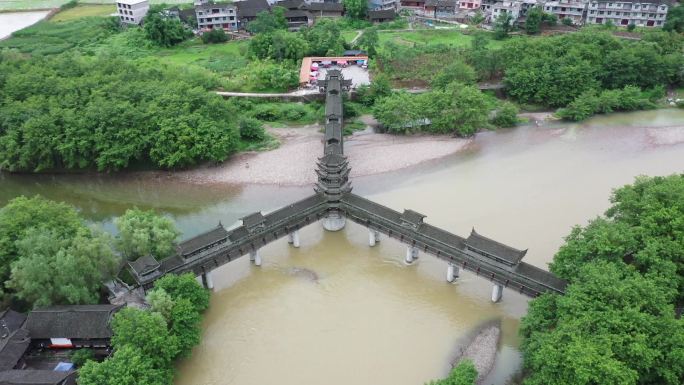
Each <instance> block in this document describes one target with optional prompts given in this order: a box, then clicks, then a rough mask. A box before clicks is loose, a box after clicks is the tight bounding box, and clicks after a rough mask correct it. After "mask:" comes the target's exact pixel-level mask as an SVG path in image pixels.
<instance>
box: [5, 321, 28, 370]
mask: <svg viewBox="0 0 684 385" xmlns="http://www.w3.org/2000/svg"><path fill="white" fill-rule="evenodd" d="M25 321H26V315H24V314H22V313H18V312H16V311H14V310H10V309H7V310H4V311H3V312H1V313H0V370H9V369H14V368H17V367H21V366H22V365H21V363H20V361H22V357H23V356H24V353H25V352H26V349H28V347H29V344H30V343H31V339H30V338H29V335H28V331H26V329H22V326H23V325H24V322H25Z"/></svg>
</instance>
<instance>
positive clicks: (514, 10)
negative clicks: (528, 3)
mask: <svg viewBox="0 0 684 385" xmlns="http://www.w3.org/2000/svg"><path fill="white" fill-rule="evenodd" d="M521 6H522V2H520V1H510V0H505V1H497V2H496V3H494V4H492V5H491V11H492V14H491V17H490V21H491V22H492V23H493V22H495V21H496V19H497V18H498V17H499V16H500V15H501V14H503V13H508V14H510V15H511V24H514V23H515V22H516V20H518V17H520V8H521Z"/></svg>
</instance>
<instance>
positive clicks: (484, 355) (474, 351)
mask: <svg viewBox="0 0 684 385" xmlns="http://www.w3.org/2000/svg"><path fill="white" fill-rule="evenodd" d="M500 336H501V320H498V319H497V320H492V321H487V322H484V323H482V324H480V325H479V326H478V327H476V328H474V329H473V330H471V331H470V332H469V333H468V334H466V335H465V336H464V337H462V338H461V339H460V340H459V341H458V343H457V344H456V351H455V353H454V359H453V360H452V366H454V367H455V366H456V365H458V363H459V362H461V360H463V359H469V360H471V361H473V364H474V365H475V368H476V369H477V373H478V376H477V383H478V384H481V383H482V382H483V381H484V379H485V377H487V375H488V374H489V372H491V370H492V368H493V367H494V362H495V361H496V352H497V351H498V347H499V338H500Z"/></svg>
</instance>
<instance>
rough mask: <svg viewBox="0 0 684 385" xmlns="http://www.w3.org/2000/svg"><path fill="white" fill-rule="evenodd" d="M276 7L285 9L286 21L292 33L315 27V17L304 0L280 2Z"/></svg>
mask: <svg viewBox="0 0 684 385" xmlns="http://www.w3.org/2000/svg"><path fill="white" fill-rule="evenodd" d="M275 5H276V6H278V7H283V8H285V19H286V20H287V28H288V29H289V30H290V31H296V30H299V29H300V28H302V27H308V26H311V25H313V22H314V16H313V15H312V14H311V12H309V11H308V9H307V4H306V3H305V2H304V1H303V0H285V1H279V2H277V3H276V4H275Z"/></svg>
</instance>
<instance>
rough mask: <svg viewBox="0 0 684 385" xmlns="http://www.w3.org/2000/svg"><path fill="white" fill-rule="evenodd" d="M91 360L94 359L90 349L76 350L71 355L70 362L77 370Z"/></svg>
mask: <svg viewBox="0 0 684 385" xmlns="http://www.w3.org/2000/svg"><path fill="white" fill-rule="evenodd" d="M93 359H95V354H93V351H92V350H90V349H78V350H77V351H75V352H73V353H72V354H71V362H73V363H74V365H76V367H79V368H80V367H81V366H83V364H85V363H86V361H88V360H93Z"/></svg>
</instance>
